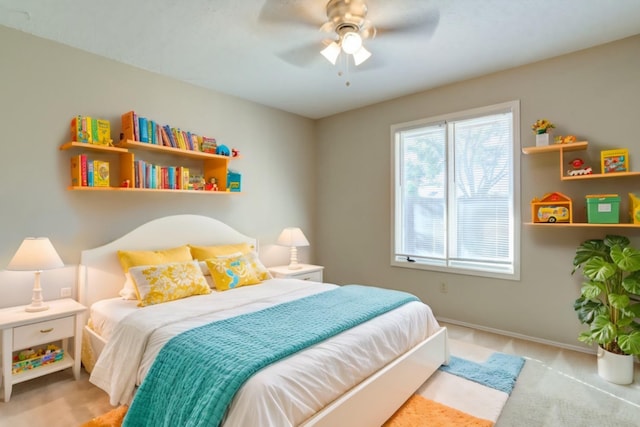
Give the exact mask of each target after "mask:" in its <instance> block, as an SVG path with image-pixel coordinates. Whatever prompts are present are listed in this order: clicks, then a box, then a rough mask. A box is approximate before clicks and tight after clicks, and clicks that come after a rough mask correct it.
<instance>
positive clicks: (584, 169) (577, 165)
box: [567, 159, 593, 176]
mask: <svg viewBox="0 0 640 427" xmlns="http://www.w3.org/2000/svg"><path fill="white" fill-rule="evenodd" d="M569 164H570V165H571V166H572V167H573V169H569V170H568V171H567V175H569V176H577V175H591V174H592V173H593V168H592V167H591V166H585V164H584V161H583V160H582V159H574V160H571V161H570V162H569Z"/></svg>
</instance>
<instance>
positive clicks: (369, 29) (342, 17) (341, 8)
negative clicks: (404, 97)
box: [320, 0, 376, 66]
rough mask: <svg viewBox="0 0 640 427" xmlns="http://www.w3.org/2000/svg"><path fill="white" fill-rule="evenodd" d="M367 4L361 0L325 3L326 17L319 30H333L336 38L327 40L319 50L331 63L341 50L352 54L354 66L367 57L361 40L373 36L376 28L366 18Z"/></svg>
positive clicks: (369, 54)
mask: <svg viewBox="0 0 640 427" xmlns="http://www.w3.org/2000/svg"><path fill="white" fill-rule="evenodd" d="M367 11H368V9H367V5H366V3H365V2H364V1H363V0H330V1H329V3H327V18H328V21H327V22H325V23H324V24H323V25H322V27H320V30H322V31H334V32H335V33H336V36H337V38H336V39H334V40H327V41H325V43H326V44H327V47H325V48H324V49H322V51H321V52H320V53H321V54H322V56H324V57H325V58H326V59H327V60H328V61H329V62H331V63H332V64H333V65H335V64H336V61H337V60H338V56H340V53H341V52H344V53H345V54H347V55H352V56H353V61H354V63H355V65H356V66H358V65H360V64H362V63H363V62H364V61H366V60H367V59H369V57H370V56H371V52H369V51H368V50H367V49H365V47H364V46H363V45H362V40H363V39H367V38H373V37H375V34H376V29H375V27H374V26H372V25H371V22H370V21H368V20H367V19H366V18H367Z"/></svg>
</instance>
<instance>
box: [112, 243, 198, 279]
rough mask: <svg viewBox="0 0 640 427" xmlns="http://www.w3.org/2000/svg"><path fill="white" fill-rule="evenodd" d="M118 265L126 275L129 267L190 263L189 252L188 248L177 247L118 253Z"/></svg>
mask: <svg viewBox="0 0 640 427" xmlns="http://www.w3.org/2000/svg"><path fill="white" fill-rule="evenodd" d="M118 259H119V260H120V265H121V266H122V269H123V270H124V272H125V273H126V272H127V271H129V269H130V268H131V267H136V266H139V265H158V264H166V263H169V262H186V261H191V260H192V259H193V258H192V257H191V251H190V250H189V246H187V245H184V246H178V247H177V248H171V249H162V250H158V251H118Z"/></svg>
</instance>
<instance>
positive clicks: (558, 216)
mask: <svg viewBox="0 0 640 427" xmlns="http://www.w3.org/2000/svg"><path fill="white" fill-rule="evenodd" d="M531 220H532V222H534V223H541V222H551V223H553V222H568V223H572V222H573V205H572V202H571V199H570V198H569V197H567V196H565V195H564V194H562V193H558V192H554V193H547V194H545V195H544V196H543V197H542V198H541V199H538V198H534V199H533V200H532V201H531Z"/></svg>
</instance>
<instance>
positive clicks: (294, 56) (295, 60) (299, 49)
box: [276, 42, 324, 68]
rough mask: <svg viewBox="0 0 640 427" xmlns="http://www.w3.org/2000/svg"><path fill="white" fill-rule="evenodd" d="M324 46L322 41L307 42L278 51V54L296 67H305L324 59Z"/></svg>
mask: <svg viewBox="0 0 640 427" xmlns="http://www.w3.org/2000/svg"><path fill="white" fill-rule="evenodd" d="M322 46H323V45H322V43H316V42H313V43H305V44H303V45H300V46H296V47H294V48H291V49H287V50H284V51H281V52H278V53H276V55H277V56H278V57H279V58H280V59H282V60H283V61H284V62H287V63H289V64H291V65H294V66H296V67H301V68H305V67H308V66H309V65H311V64H312V63H314V62H321V61H324V59H323V58H322V55H321V54H320V50H321V48H322Z"/></svg>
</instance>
